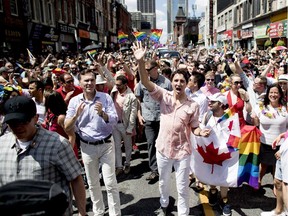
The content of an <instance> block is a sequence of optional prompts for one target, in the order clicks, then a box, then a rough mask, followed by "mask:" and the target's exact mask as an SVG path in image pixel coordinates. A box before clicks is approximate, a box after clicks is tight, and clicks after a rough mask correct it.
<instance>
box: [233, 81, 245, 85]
mask: <svg viewBox="0 0 288 216" xmlns="http://www.w3.org/2000/svg"><path fill="white" fill-rule="evenodd" d="M233 84H234V85H239V84H240V85H242V84H243V82H242V81H235V82H234V83H233Z"/></svg>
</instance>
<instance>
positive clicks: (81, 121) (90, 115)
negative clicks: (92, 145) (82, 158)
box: [66, 91, 118, 142]
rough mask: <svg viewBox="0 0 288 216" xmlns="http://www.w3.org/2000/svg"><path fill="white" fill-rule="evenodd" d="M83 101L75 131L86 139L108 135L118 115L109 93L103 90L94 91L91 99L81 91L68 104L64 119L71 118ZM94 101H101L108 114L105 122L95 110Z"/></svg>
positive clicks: (95, 139) (103, 137)
mask: <svg viewBox="0 0 288 216" xmlns="http://www.w3.org/2000/svg"><path fill="white" fill-rule="evenodd" d="M83 101H84V102H85V107H84V110H83V112H82V114H81V115H80V116H79V117H78V119H77V120H76V122H75V127H76V133H78V134H79V136H80V137H81V138H82V139H84V140H86V141H88V142H95V141H98V140H102V139H105V138H106V137H108V136H109V135H110V134H111V133H112V130H113V127H114V126H115V125H116V124H117V121H118V116H117V112H116V109H115V106H114V103H113V100H112V98H111V96H110V95H108V94H106V93H103V92H98V91H97V92H96V95H95V98H94V99H93V101H88V100H86V99H85V98H84V95H83V93H82V94H79V95H77V96H75V97H73V98H72V99H71V100H70V102H69V105H68V109H67V113H66V119H70V118H72V117H73V116H74V115H75V114H76V111H77V107H78V106H79V104H80V103H82V102H83ZM96 101H100V102H101V103H102V107H103V111H104V112H105V113H106V114H107V115H108V116H109V122H105V121H104V119H103V118H102V117H100V116H99V115H98V113H97V110H95V103H96Z"/></svg>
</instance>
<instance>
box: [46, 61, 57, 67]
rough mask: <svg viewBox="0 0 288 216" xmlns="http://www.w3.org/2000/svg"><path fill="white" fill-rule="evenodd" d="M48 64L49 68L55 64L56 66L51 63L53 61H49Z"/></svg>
mask: <svg viewBox="0 0 288 216" xmlns="http://www.w3.org/2000/svg"><path fill="white" fill-rule="evenodd" d="M47 66H48V67H49V68H52V67H55V66H54V64H53V63H51V62H50V63H48V65H47Z"/></svg>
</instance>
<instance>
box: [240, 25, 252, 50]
mask: <svg viewBox="0 0 288 216" xmlns="http://www.w3.org/2000/svg"><path fill="white" fill-rule="evenodd" d="M241 38H242V41H241V46H242V48H243V49H248V50H251V49H253V47H254V38H253V23H247V24H245V25H243V26H242V31H241Z"/></svg>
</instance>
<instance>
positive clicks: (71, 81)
mask: <svg viewBox="0 0 288 216" xmlns="http://www.w3.org/2000/svg"><path fill="white" fill-rule="evenodd" d="M73 82H74V80H73V79H72V80H67V81H65V83H66V84H70V83H73Z"/></svg>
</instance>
